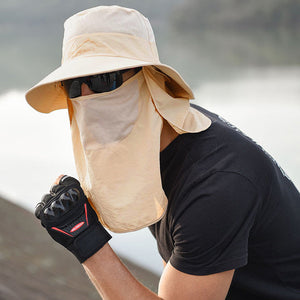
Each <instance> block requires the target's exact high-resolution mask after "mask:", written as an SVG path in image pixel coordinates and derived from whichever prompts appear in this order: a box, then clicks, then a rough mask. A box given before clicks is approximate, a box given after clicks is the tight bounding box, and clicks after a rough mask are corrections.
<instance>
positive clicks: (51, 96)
mask: <svg viewBox="0 0 300 300" xmlns="http://www.w3.org/2000/svg"><path fill="white" fill-rule="evenodd" d="M144 66H155V67H157V68H158V69H159V70H161V71H162V72H163V73H165V74H166V75H168V76H169V77H170V78H171V79H173V80H174V81H175V82H176V83H177V84H178V85H179V86H180V87H181V88H182V89H183V90H184V91H185V92H186V94H187V98H188V99H193V98H194V95H193V92H192V90H191V89H190V87H189V86H188V84H187V83H186V82H185V81H184V79H183V78H182V77H181V76H180V74H179V73H178V72H177V71H176V70H175V69H173V68H172V67H170V66H168V65H165V64H161V63H158V64H153V61H152V62H149V61H141V60H135V59H130V58H124V57H112V56H100V55H97V56H80V57H77V58H74V59H72V60H70V61H67V62H65V63H64V64H62V65H61V66H60V67H59V68H57V69H56V70H54V71H53V72H52V73H50V74H49V75H48V76H46V77H45V78H44V79H42V80H41V81H40V82H39V83H38V84H36V85H35V86H33V87H32V88H31V89H29V90H28V91H27V92H26V94H25V97H26V100H27V102H28V103H29V104H30V105H31V106H32V107H33V108H34V109H36V110H37V111H39V112H42V113H49V112H52V111H54V110H58V109H64V108H67V95H66V93H65V90H64V88H63V86H62V84H61V82H62V81H64V80H67V79H71V78H76V77H83V76H89V75H95V74H101V73H107V72H112V71H116V70H123V69H129V68H134V67H144Z"/></svg>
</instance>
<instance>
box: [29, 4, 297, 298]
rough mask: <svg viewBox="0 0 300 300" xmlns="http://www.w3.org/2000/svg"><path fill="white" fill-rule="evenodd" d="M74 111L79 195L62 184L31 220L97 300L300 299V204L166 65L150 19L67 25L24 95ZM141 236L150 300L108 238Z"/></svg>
mask: <svg viewBox="0 0 300 300" xmlns="http://www.w3.org/2000/svg"><path fill="white" fill-rule="evenodd" d="M26 98H27V101H28V102H29V104H31V105H32V106H33V107H34V108H35V109H37V110H38V111H41V112H50V111H53V110H55V109H60V108H68V111H69V116H70V125H71V131H72V141H73V147H74V156H75V162H76V167H77V172H78V176H79V179H80V182H79V181H77V180H76V179H74V178H71V177H69V176H60V177H59V178H58V179H57V181H56V182H55V185H54V186H53V187H52V188H51V191H50V193H49V194H47V195H45V196H44V197H43V199H42V201H41V202H40V203H39V204H38V206H37V208H36V216H37V217H38V218H39V219H41V223H42V225H43V226H44V227H45V228H46V229H47V231H48V232H49V234H50V235H51V236H52V238H54V239H55V240H56V241H57V242H59V243H60V244H62V245H63V246H64V247H66V248H67V249H68V250H69V251H71V252H72V253H73V254H74V255H75V256H76V257H77V258H78V260H79V261H80V262H81V263H82V264H83V267H84V268H85V270H86V272H87V274H88V276H89V277H90V279H91V280H92V282H93V283H94V285H95V287H96V288H97V290H98V291H99V293H100V294H101V295H102V297H103V298H104V299H172V300H174V299H204V300H209V299H225V298H226V299H246V300H247V299H281V300H282V299H289V300H292V299H299V297H300V289H299V287H300V235H299V232H298V228H300V195H299V192H298V191H297V190H296V188H295V186H294V185H293V184H292V182H291V181H290V180H289V179H288V177H287V176H286V174H285V173H284V172H283V171H282V170H281V169H280V168H279V167H278V165H277V164H276V162H275V161H274V160H273V159H272V158H271V157H270V156H269V155H268V154H267V153H265V152H264V150H263V149H261V147H259V146H258V145H256V144H255V143H254V142H253V141H252V140H250V139H249V138H248V137H246V136H244V135H243V134H242V133H241V132H240V131H238V130H237V129H236V128H234V127H233V126H231V125H230V124H228V123H226V122H225V121H224V120H222V119H221V118H220V117H218V116H217V115H215V114H213V113H210V112H208V111H206V110H204V109H203V108H200V107H196V106H193V107H190V105H189V101H188V100H189V99H191V98H193V94H192V91H191V90H190V88H189V87H188V86H187V84H186V83H185V82H184V81H183V79H182V78H181V77H180V75H179V74H178V73H177V72H176V71H175V70H174V69H172V68H171V67H169V66H167V65H163V64H161V63H160V61H159V59H158V56H157V52H156V47H155V41H154V36H153V33H152V30H151V27H150V24H149V22H148V20H147V19H146V18H144V17H143V16H142V15H141V14H139V13H138V12H137V11H135V10H131V9H126V8H122V7H118V6H111V7H105V6H100V7H96V8H93V9H89V10H86V11H83V12H80V13H78V14H76V15H74V16H73V17H71V18H70V19H68V20H67V21H66V23H65V36H64V45H63V64H62V66H61V67H60V68H58V69H57V70H55V71H54V72H53V73H51V74H50V75H49V76H47V77H46V78H45V79H44V80H42V81H41V82H40V83H39V84H37V85H36V86H35V87H33V88H32V89H31V90H29V91H28V92H27V95H26ZM102 225H103V226H105V227H107V228H109V229H111V230H112V231H115V232H128V231H132V230H138V229H139V228H143V227H146V226H149V228H150V230H151V232H152V233H153V235H154V236H155V238H156V239H157V243H158V250H159V253H160V254H161V256H162V258H163V260H164V263H165V268H164V272H163V274H162V277H161V280H160V284H159V291H158V295H155V294H154V293H152V292H151V291H149V290H148V289H147V288H145V287H144V286H143V285H141V284H140V283H139V282H138V281H137V280H136V279H135V278H134V277H133V276H132V275H131V274H130V272H129V271H128V270H127V269H126V268H125V267H124V265H123V264H122V263H121V262H120V260H119V259H118V257H117V256H116V255H115V253H114V252H113V250H112V249H111V248H110V246H109V244H108V241H109V240H110V238H111V236H110V235H109V234H108V233H107V231H106V230H105V229H104V227H103V226H102Z"/></svg>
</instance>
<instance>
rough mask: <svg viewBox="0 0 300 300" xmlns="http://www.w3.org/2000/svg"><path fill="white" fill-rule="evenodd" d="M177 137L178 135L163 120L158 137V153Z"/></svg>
mask: <svg viewBox="0 0 300 300" xmlns="http://www.w3.org/2000/svg"><path fill="white" fill-rule="evenodd" d="M177 136H178V133H177V132H176V131H175V130H174V129H173V128H172V127H171V126H170V124H169V123H168V122H167V121H166V120H165V119H164V120H163V128H162V131H161V135H160V151H163V150H164V149H165V148H166V147H167V146H168V145H169V144H170V143H171V142H172V141H173V140H175V138H176V137H177Z"/></svg>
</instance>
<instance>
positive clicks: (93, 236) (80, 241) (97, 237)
mask: <svg viewBox="0 0 300 300" xmlns="http://www.w3.org/2000/svg"><path fill="white" fill-rule="evenodd" d="M110 239H111V235H110V234H109V233H108V232H107V231H106V230H105V229H104V227H103V226H102V225H101V224H100V223H96V224H94V225H93V226H91V227H89V228H88V229H87V230H85V231H84V232H82V233H81V234H80V235H79V236H78V237H77V238H76V239H75V240H74V243H72V244H71V245H70V246H69V247H68V250H70V251H71V252H72V253H73V254H74V255H75V256H76V257H77V259H78V260H79V262H80V263H83V262H84V261H86V260H87V259H88V258H89V257H91V256H92V255H94V254H95V253H96V252H97V251H98V250H100V249H101V248H102V247H103V246H104V245H105V244H106V243H107V242H108V241H109V240H110Z"/></svg>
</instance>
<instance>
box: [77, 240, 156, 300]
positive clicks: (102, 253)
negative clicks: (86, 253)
mask: <svg viewBox="0 0 300 300" xmlns="http://www.w3.org/2000/svg"><path fill="white" fill-rule="evenodd" d="M83 267H84V269H85V271H86V273H87V274H88V276H89V277H90V279H91V281H92V282H93V284H94V285H95V287H96V288H97V290H98V292H99V293H100V295H101V296H102V298H103V299H105V300H109V299H113V300H118V299H122V300H125V299H130V300H132V299H153V300H157V299H161V298H159V297H158V296H157V295H156V294H154V293H153V292H151V291H150V290H149V289H147V288H146V287H145V286H144V285H142V284H141V283H140V282H139V281H138V280H136V279H135V278H134V276H133V275H132V274H131V273H130V272H129V271H128V269H127V268H126V267H125V266H124V264H123V263H122V262H121V261H120V259H119V258H118V256H117V255H116V254H115V253H114V251H113V250H112V249H111V247H110V246H109V244H108V243H107V244H106V245H105V246H104V247H103V248H102V249H100V250H99V251H98V252H96V253H95V254H94V255H93V256H91V257H90V258H88V259H87V260H86V261H85V262H84V263H83Z"/></svg>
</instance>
